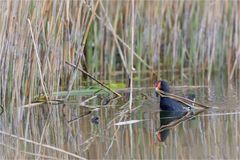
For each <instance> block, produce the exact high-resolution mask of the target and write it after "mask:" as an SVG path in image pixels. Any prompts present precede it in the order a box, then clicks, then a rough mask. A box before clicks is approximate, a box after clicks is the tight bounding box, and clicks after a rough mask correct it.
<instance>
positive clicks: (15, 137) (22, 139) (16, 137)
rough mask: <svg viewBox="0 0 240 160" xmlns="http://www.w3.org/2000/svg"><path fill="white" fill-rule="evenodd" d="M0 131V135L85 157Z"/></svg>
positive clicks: (76, 156)
mask: <svg viewBox="0 0 240 160" xmlns="http://www.w3.org/2000/svg"><path fill="white" fill-rule="evenodd" d="M0 133H1V134H2V135H5V136H9V137H12V138H14V139H17V140H20V141H25V142H27V143H31V144H34V145H40V146H41V147H45V148H48V149H51V150H55V151H58V152H61V153H64V154H67V155H69V156H72V157H75V158H78V159H85V158H84V157H81V156H79V155H76V154H74V153H71V152H68V151H65V150H63V149H60V148H57V147H54V146H50V145H47V144H40V143H38V142H35V141H32V140H29V139H26V138H23V137H20V136H16V135H13V134H10V133H7V132H4V131H0Z"/></svg>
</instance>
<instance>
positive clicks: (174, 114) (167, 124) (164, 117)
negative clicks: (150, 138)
mask: <svg viewBox="0 0 240 160" xmlns="http://www.w3.org/2000/svg"><path fill="white" fill-rule="evenodd" d="M206 110H207V109H201V110H198V111H188V112H180V111H160V128H158V129H157V131H156V135H157V139H158V141H160V142H164V141H165V140H166V139H167V137H168V135H169V133H170V129H171V128H174V127H176V126H177V125H179V124H181V123H183V122H185V121H187V120H190V119H192V118H194V117H196V116H197V115H199V114H200V113H203V112H204V111H206Z"/></svg>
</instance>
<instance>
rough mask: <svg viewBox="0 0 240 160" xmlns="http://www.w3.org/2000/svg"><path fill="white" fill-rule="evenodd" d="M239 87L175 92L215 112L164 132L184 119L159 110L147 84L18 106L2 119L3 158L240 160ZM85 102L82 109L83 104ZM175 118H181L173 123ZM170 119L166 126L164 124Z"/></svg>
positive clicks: (220, 84)
mask: <svg viewBox="0 0 240 160" xmlns="http://www.w3.org/2000/svg"><path fill="white" fill-rule="evenodd" d="M238 83H239V82H233V83H227V82H226V81H223V80H221V79H214V80H212V81H211V82H210V83H209V84H208V85H207V86H204V85H194V86H190V85H188V86H181V85H176V86H172V88H171V90H172V92H173V93H174V94H176V95H180V96H186V95H187V94H189V93H194V94H195V95H196V101H198V102H201V103H202V104H206V105H208V106H210V107H211V108H210V109H208V110H205V111H204V112H202V113H200V114H196V115H192V116H190V117H188V118H187V119H184V120H182V121H179V122H178V123H177V124H176V125H172V126H170V127H169V128H168V127H167V128H165V129H163V132H161V134H158V131H159V129H160V127H161V126H163V125H166V124H168V123H169V122H170V123H172V122H175V121H176V120H179V118H181V116H179V114H174V113H164V112H163V111H160V108H159V99H158V98H157V97H156V96H155V94H154V89H153V88H151V87H149V86H151V85H150V84H149V83H148V84H146V85H145V86H144V87H143V88H136V89H134V98H133V109H132V112H131V113H129V112H128V111H129V110H128V107H129V103H128V94H129V92H128V90H126V89H122V90H119V93H120V94H122V95H123V96H122V97H121V98H116V99H111V100H109V95H106V94H100V95H98V96H95V95H92V96H85V97H78V96H72V97H70V100H69V102H67V103H66V104H65V105H63V104H59V105H46V104H45V105H39V106H34V107H29V108H21V107H18V108H17V107H16V108H14V109H13V111H12V112H13V114H12V115H9V114H7V113H6V112H4V114H3V115H2V116H1V122H0V123H1V124H0V127H1V149H0V153H1V159H13V158H17V159H22V158H34V159H36V158H46V159H58V158H63V159H67V158H69V159H72V158H79V159H130V158H131V159H237V158H238V157H240V152H239V147H240V146H239V144H240V143H239V142H240V136H239V131H240V125H239V119H240V116H239V115H240V114H239V113H240V108H239V89H238V88H239V84H238ZM83 102H84V103H83ZM174 117H176V118H174ZM166 119H167V120H166Z"/></svg>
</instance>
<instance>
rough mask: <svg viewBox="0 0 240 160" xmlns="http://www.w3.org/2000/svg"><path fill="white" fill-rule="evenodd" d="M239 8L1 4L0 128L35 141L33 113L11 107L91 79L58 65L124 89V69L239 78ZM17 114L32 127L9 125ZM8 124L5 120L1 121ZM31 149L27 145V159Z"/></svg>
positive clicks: (216, 4) (193, 78) (97, 2)
mask: <svg viewBox="0 0 240 160" xmlns="http://www.w3.org/2000/svg"><path fill="white" fill-rule="evenodd" d="M133 7H134V8H133ZM239 7H240V4H239V2H238V1H211V2H210V1H165V0H163V1H135V2H134V4H132V3H131V1H118V0H111V1H107V0H87V1H85V0H80V1H76V0H69V1H65V0H59V1H57V0H56V1H55V0H52V1H37V0H36V1H35V0H32V1H6V2H2V3H1V5H0V13H1V14H0V24H2V25H1V26H0V74H1V78H0V85H1V88H0V105H1V106H3V108H4V112H3V115H2V117H3V118H2V119H4V122H5V123H3V125H1V126H0V128H1V129H2V128H5V129H6V128H8V129H9V135H12V134H17V135H19V136H20V137H21V138H22V139H24V138H23V137H25V139H28V138H27V137H29V136H30V135H31V136H30V137H31V139H32V140H33V141H34V142H35V140H36V139H37V138H36V137H38V140H39V139H40V140H41V142H40V143H42V139H43V136H44V133H45V131H43V134H42V135H39V134H40V133H38V132H37V131H36V130H34V129H33V128H34V125H35V124H34V123H33V122H35V121H33V120H34V114H33V111H27V112H25V110H24V109H23V108H20V110H21V111H19V112H15V111H16V110H18V109H19V106H24V105H26V104H30V103H31V102H32V101H33V99H34V97H35V96H36V95H39V94H40V93H43V94H45V95H46V97H47V96H52V95H56V94H54V93H57V92H58V91H70V90H72V89H81V88H82V87H83V86H91V85H93V84H95V82H94V81H91V80H89V79H88V77H87V76H86V75H84V74H82V73H81V72H78V71H77V69H74V68H71V67H69V66H68V65H67V64H66V63H65V62H69V63H71V64H74V65H76V66H77V67H79V68H82V69H83V70H84V71H86V72H87V73H89V74H90V75H92V76H93V77H95V78H96V79H98V80H100V81H101V82H102V83H106V82H107V83H115V82H120V83H125V84H127V86H128V84H129V77H130V74H133V76H131V77H133V79H131V80H134V81H141V80H143V79H145V78H146V77H147V78H148V77H150V79H153V80H156V79H157V78H158V79H159V78H163V79H169V80H173V81H174V80H175V79H177V78H179V77H180V79H181V80H182V81H184V82H186V81H187V82H189V83H191V84H196V83H197V84H199V85H202V84H205V83H208V82H209V81H210V80H211V79H212V77H213V76H214V75H215V74H219V75H224V76H226V77H227V78H228V80H239V78H240V63H239V59H240V57H239V56H240V42H239V40H240V12H239ZM132 15H134V17H132ZM133 20H134V21H133ZM133 24H134V25H133ZM133 68H134V69H133ZM133 71H134V72H133ZM165 72H166V73H167V74H166V73H165ZM143 73H144V74H143ZM139 85H140V83H139ZM50 111H51V109H50ZM56 112H57V111H56ZM44 113H45V112H44ZM23 115H24V116H26V117H27V118H26V119H27V121H26V124H25V125H26V126H28V125H30V126H31V128H32V130H30V131H29V130H28V128H27V127H26V126H21V127H20V128H18V129H12V128H15V127H17V126H18V122H19V121H21V120H22V116H23ZM41 116H42V117H44V115H41ZM55 116H59V115H58V112H57V114H56V115H55ZM39 117H40V116H39ZM44 118H47V117H44ZM53 119H54V118H53ZM8 121H9V122H10V123H9V124H11V125H10V126H5V125H6V124H8V123H6V122H8ZM46 121H48V119H47V120H46ZM48 123H49V121H48V122H46V124H44V125H43V127H44V128H45V127H46V128H47V125H48ZM51 123H53V122H51ZM45 125H46V126H45ZM6 132H7V130H6ZM63 135H64V134H63ZM57 138H59V137H57ZM60 142H62V141H60ZM25 143H26V142H25ZM25 146H27V145H26V144H25ZM40 146H41V145H40ZM60 146H62V148H64V144H63V143H61V145H60ZM25 149H26V148H25ZM38 149H39V148H37V149H36V148H34V147H33V150H34V151H35V152H34V153H36V155H35V156H37V155H38V153H39V154H40V152H41V149H39V150H38ZM8 158H9V157H8ZM11 158H13V157H11ZM15 158H16V157H15ZM20 158H24V157H20Z"/></svg>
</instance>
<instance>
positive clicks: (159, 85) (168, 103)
mask: <svg viewBox="0 0 240 160" xmlns="http://www.w3.org/2000/svg"><path fill="white" fill-rule="evenodd" d="M155 87H156V89H157V90H162V91H164V92H166V93H170V88H169V85H168V83H167V82H166V81H163V80H160V81H157V82H156V83H155ZM156 95H157V96H159V94H158V93H157V92H156ZM188 98H189V99H191V100H193V99H194V98H195V95H191V96H189V97H188ZM160 108H161V110H167V111H179V112H188V111H189V107H188V106H186V105H184V104H183V103H181V102H179V101H177V100H175V99H172V98H168V97H161V96H160Z"/></svg>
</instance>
